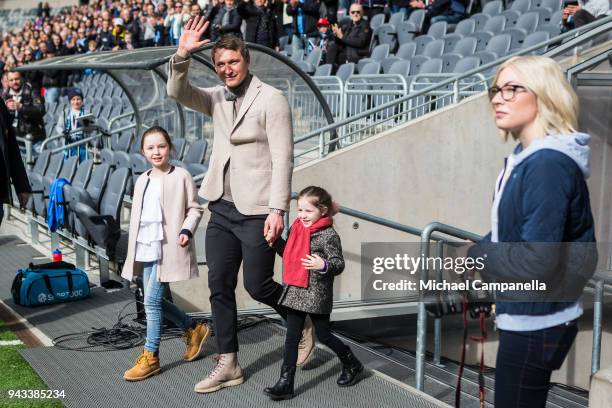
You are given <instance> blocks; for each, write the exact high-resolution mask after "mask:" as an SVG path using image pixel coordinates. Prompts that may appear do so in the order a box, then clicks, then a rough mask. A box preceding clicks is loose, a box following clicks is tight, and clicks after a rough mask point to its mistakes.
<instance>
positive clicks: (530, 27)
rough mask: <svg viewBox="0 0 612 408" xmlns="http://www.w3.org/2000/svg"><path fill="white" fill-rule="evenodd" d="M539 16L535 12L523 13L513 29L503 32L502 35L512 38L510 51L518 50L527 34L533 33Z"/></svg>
mask: <svg viewBox="0 0 612 408" xmlns="http://www.w3.org/2000/svg"><path fill="white" fill-rule="evenodd" d="M539 19H540V15H539V14H538V13H535V12H529V13H525V14H523V15H522V16H521V18H520V19H519V21H518V22H517V23H516V26H515V27H512V28H508V29H506V30H504V32H503V33H504V34H510V36H512V43H511V44H510V48H511V49H513V50H514V49H519V48H521V47H522V45H523V41H524V39H525V37H526V36H527V35H528V34H531V33H532V32H534V31H535V30H536V28H537V26H538V21H539Z"/></svg>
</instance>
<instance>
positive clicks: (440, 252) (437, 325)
mask: <svg viewBox="0 0 612 408" xmlns="http://www.w3.org/2000/svg"><path fill="white" fill-rule="evenodd" d="M443 256H444V242H442V241H438V242H437V243H436V257H438V258H439V259H442V257H443ZM442 279H443V276H442V268H440V269H438V274H437V280H438V282H441V281H442ZM441 355H442V318H440V317H437V318H436V319H435V320H434V356H433V363H434V364H435V365H437V366H440V367H443V366H444V365H443V364H442V363H441V362H440V359H441Z"/></svg>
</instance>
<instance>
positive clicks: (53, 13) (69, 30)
mask: <svg viewBox="0 0 612 408" xmlns="http://www.w3.org/2000/svg"><path fill="white" fill-rule="evenodd" d="M352 3H353V1H352V0H340V1H339V0H321V1H318V0H249V1H245V0H199V1H193V2H192V1H184V2H182V1H173V0H168V1H165V2H162V1H158V2H155V1H151V0H130V1H108V0H99V1H94V2H91V4H89V5H83V6H73V7H67V8H62V9H58V10H56V9H51V8H50V7H49V4H48V3H45V4H44V5H42V4H41V5H40V6H39V9H38V13H37V16H36V17H35V18H34V19H33V20H31V21H26V23H25V24H24V26H23V27H22V28H21V30H20V31H18V30H15V31H14V32H11V33H5V36H4V38H3V39H2V45H1V49H0V70H4V71H8V70H10V69H11V68H13V67H15V66H20V65H23V64H27V63H29V62H32V61H38V60H41V59H45V58H50V57H55V56H62V55H71V54H84V53H88V52H94V51H108V50H119V49H133V48H139V47H151V46H163V45H176V44H177V42H178V39H179V37H180V34H181V32H182V30H183V27H184V25H185V24H186V22H187V21H188V20H189V18H191V17H193V16H196V15H204V16H206V18H207V19H208V21H210V25H209V28H208V30H207V32H206V33H205V34H204V35H205V37H206V38H208V39H210V40H211V41H215V40H217V39H218V38H219V37H220V36H221V35H224V34H227V33H234V34H238V35H240V36H244V38H245V39H246V40H247V41H249V42H253V43H258V44H261V45H264V46H268V47H271V48H277V47H278V45H279V38H280V37H283V36H288V37H290V38H291V37H293V35H297V36H298V38H299V39H300V40H304V41H307V40H308V39H311V41H313V42H316V43H321V42H324V43H328V42H329V45H330V46H331V45H332V44H333V43H335V44H336V46H338V45H340V46H346V45H349V44H350V43H351V41H352V38H353V37H359V38H358V39H357V42H358V43H359V46H358V47H355V48H358V49H359V53H358V54H359V56H363V55H364V52H366V53H367V49H366V50H365V51H364V50H362V48H364V45H363V44H364V43H365V42H364V41H363V39H362V38H361V37H363V36H364V33H363V31H366V32H367V24H363V27H361V28H359V29H358V30H357V31H359V33H352V31H353V27H352V25H351V24H349V23H348V22H344V24H343V25H336V24H337V15H338V10H339V8H340V10H341V15H342V14H344V15H345V16H346V17H352V16H350V12H351V10H352V9H351V4H352ZM361 4H362V6H361V7H357V8H356V10H355V12H356V13H357V12H358V13H359V14H360V16H359V17H362V16H365V17H366V18H369V19H371V18H372V16H374V15H375V14H379V13H383V12H397V11H401V10H404V11H405V13H406V14H408V13H409V12H410V11H411V10H412V9H417V8H426V9H427V10H428V14H429V15H430V16H431V19H432V21H438V20H447V21H448V22H456V21H458V20H459V19H461V18H463V17H464V16H465V5H464V0H436V1H434V2H429V5H427V6H426V5H425V3H424V2H423V0H368V1H361ZM360 20H361V18H359V19H355V18H352V21H353V22H354V23H355V24H353V25H359V24H362V23H361V22H360ZM243 21H244V22H245V24H244V28H242V26H243ZM347 21H348V19H347ZM364 22H365V20H364ZM321 27H323V30H321ZM242 29H243V30H244V33H243V32H242V31H241V30H242ZM321 32H323V33H321ZM329 39H334V40H335V41H328V40H329ZM340 48H343V47H340ZM348 54H351V52H349V53H348ZM349 59H350V58H349ZM33 85H34V86H35V87H36V86H40V85H42V84H41V83H40V81H34V82H33Z"/></svg>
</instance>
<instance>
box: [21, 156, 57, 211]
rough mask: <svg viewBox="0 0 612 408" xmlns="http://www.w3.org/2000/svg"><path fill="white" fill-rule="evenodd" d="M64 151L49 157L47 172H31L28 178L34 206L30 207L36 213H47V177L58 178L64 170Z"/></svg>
mask: <svg viewBox="0 0 612 408" xmlns="http://www.w3.org/2000/svg"><path fill="white" fill-rule="evenodd" d="M63 162H64V153H62V152H59V153H54V154H52V155H51V156H50V158H49V164H48V165H47V168H46V169H45V172H44V173H42V174H40V173H30V174H29V175H28V179H29V182H30V189H31V190H32V195H31V197H32V207H29V208H30V209H31V210H32V211H33V212H34V213H35V214H40V215H43V216H44V214H45V213H46V205H45V181H44V180H45V178H51V179H52V180H53V179H56V178H57V176H58V175H59V174H60V171H61V170H62V165H63Z"/></svg>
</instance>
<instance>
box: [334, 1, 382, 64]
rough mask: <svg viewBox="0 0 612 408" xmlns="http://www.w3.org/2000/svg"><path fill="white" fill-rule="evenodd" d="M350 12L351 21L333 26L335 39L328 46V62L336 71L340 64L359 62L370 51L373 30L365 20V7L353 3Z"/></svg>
mask: <svg viewBox="0 0 612 408" xmlns="http://www.w3.org/2000/svg"><path fill="white" fill-rule="evenodd" d="M349 13H350V15H351V21H350V22H346V23H344V24H341V25H340V26H339V25H338V24H334V25H332V26H331V27H332V32H333V34H334V41H333V42H331V43H330V44H328V46H327V63H328V64H333V66H334V71H335V69H336V68H337V67H338V65H340V64H344V63H346V62H357V61H359V60H360V59H361V58H363V57H367V56H368V53H369V48H370V38H371V36H372V30H370V25H369V23H368V22H367V21H365V20H363V7H362V6H361V5H360V4H356V3H354V4H351V7H350V9H349Z"/></svg>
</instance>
